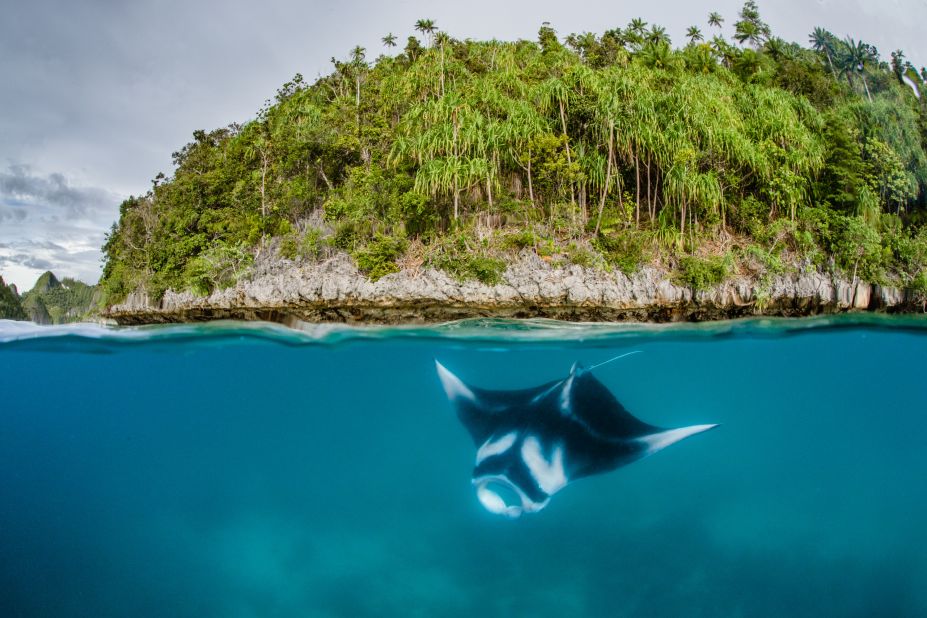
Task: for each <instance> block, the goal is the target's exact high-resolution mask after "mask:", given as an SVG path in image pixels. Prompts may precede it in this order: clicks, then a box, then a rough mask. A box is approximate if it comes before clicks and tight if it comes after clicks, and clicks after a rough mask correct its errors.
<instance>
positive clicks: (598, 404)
mask: <svg viewBox="0 0 927 618" xmlns="http://www.w3.org/2000/svg"><path fill="white" fill-rule="evenodd" d="M624 356H627V355H624ZM618 358H621V357H618ZM612 360H617V359H612ZM606 362H611V361H606ZM435 364H436V366H437V370H438V376H439V377H440V378H441V383H442V384H443V386H444V391H445V393H447V397H448V399H449V400H450V402H451V404H452V405H453V406H454V407H455V408H456V411H457V416H458V418H459V419H460V422H461V423H462V424H463V426H464V427H465V428H466V429H467V431H468V432H470V435H471V437H472V438H473V442H474V443H475V445H476V447H477V451H476V465H475V467H474V468H473V486H474V487H475V488H476V495H477V498H478V499H479V501H480V503H481V504H482V505H483V507H485V508H486V510H488V511H489V512H491V513H495V514H498V515H503V516H505V517H509V518H512V519H515V518H518V517H520V516H521V515H522V514H523V513H536V512H538V511H540V510H541V509H543V508H544V507H545V506H547V504H548V503H549V502H550V498H551V496H553V495H554V494H555V493H557V492H558V491H560V490H561V489H563V488H564V487H566V486H567V484H568V483H571V482H572V481H575V480H577V479H581V478H583V477H587V476H592V475H594V474H602V473H603V472H609V471H611V470H615V469H616V468H620V467H621V466H626V465H628V464H630V463H633V462H635V461H637V460H639V459H643V458H644V457H647V456H648V455H653V454H654V453H656V452H657V451H660V450H663V449H664V448H666V447H667V446H669V445H670V444H674V443H676V442H679V441H680V440H682V439H684V438H688V437H689V436H693V435H695V434H698V433H702V432H703V431H708V430H709V429H712V428H714V427H717V425H693V426H691V427H682V428H679V429H662V428H660V427H654V426H653V425H648V424H647V423H645V422H643V421H641V420H640V419H638V418H636V417H634V416H633V415H631V414H630V413H629V412H628V411H627V410H625V408H624V406H622V405H621V404H620V403H619V402H618V400H617V399H615V396H614V395H612V393H611V392H610V391H609V390H608V388H606V387H605V385H604V384H602V382H600V381H599V380H598V379H596V377H595V376H594V375H593V374H592V370H593V369H595V368H596V367H599V366H601V365H603V364H605V363H600V364H599V365H595V366H593V367H589V368H585V367H582V366H581V365H579V364H578V363H577V364H574V365H573V368H572V369H571V370H570V374H569V375H568V376H567V377H566V378H564V379H562V380H558V381H555V382H548V383H547V384H542V385H541V386H536V387H534V388H527V389H523V390H486V389H482V388H477V387H474V386H470V385H468V384H466V383H464V381H463V380H461V379H460V378H458V377H457V376H456V375H454V374H453V373H451V372H450V371H449V370H448V369H447V368H446V367H444V365H442V364H441V363H440V362H438V361H437V360H436V361H435Z"/></svg>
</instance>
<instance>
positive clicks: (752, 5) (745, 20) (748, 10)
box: [734, 0, 771, 49]
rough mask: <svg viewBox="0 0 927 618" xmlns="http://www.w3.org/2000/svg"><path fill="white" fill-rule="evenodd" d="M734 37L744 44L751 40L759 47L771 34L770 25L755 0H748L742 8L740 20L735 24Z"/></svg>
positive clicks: (755, 47)
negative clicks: (762, 16) (762, 17)
mask: <svg viewBox="0 0 927 618" xmlns="http://www.w3.org/2000/svg"><path fill="white" fill-rule="evenodd" d="M734 29H735V32H734V38H735V39H737V42H738V43H740V44H741V45H743V44H744V43H747V42H749V43H750V45H751V46H753V47H754V49H759V48H760V47H761V46H762V45H763V43H765V42H766V40H767V39H768V38H769V36H770V34H771V33H770V29H769V26H768V25H767V24H766V22H764V21H763V20H762V19H761V18H760V11H759V8H758V7H757V5H756V2H754V0H747V2H746V3H744V6H743V8H742V9H741V10H740V21H738V22H737V23H735V24H734Z"/></svg>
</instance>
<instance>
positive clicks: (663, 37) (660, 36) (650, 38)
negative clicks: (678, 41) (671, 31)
mask: <svg viewBox="0 0 927 618" xmlns="http://www.w3.org/2000/svg"><path fill="white" fill-rule="evenodd" d="M647 42H648V43H654V44H659V43H666V44H667V45H669V44H670V42H671V41H670V37H669V35H668V34H667V33H666V28H664V27H663V26H654V27H653V28H652V29H651V30H650V34H649V35H647Z"/></svg>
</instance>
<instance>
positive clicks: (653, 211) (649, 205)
mask: <svg viewBox="0 0 927 618" xmlns="http://www.w3.org/2000/svg"><path fill="white" fill-rule="evenodd" d="M647 210H649V211H650V218H651V219H653V218H654V216H656V209H655V208H654V203H653V200H652V199H651V196H650V154H649V153H648V154H647Z"/></svg>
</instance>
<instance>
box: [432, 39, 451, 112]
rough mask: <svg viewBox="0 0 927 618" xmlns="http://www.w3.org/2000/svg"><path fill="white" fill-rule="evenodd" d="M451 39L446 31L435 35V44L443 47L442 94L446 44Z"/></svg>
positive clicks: (442, 94)
mask: <svg viewBox="0 0 927 618" xmlns="http://www.w3.org/2000/svg"><path fill="white" fill-rule="evenodd" d="M450 40H451V37H449V36H448V35H447V33H446V32H439V33H438V34H436V35H435V41H434V42H435V44H437V45H439V46H440V48H441V96H442V97H443V96H444V46H445V45H447V44H448V43H449V42H450Z"/></svg>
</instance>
